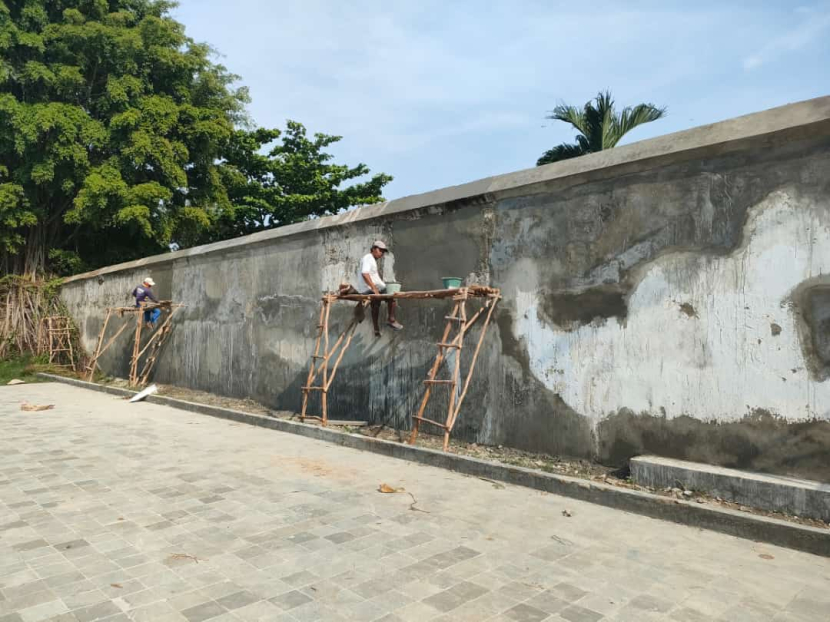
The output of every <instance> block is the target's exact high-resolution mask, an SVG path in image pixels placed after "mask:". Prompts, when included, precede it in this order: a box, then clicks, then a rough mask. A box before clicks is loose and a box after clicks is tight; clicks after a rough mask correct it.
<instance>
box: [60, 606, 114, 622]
mask: <svg viewBox="0 0 830 622" xmlns="http://www.w3.org/2000/svg"><path fill="white" fill-rule="evenodd" d="M117 613H121V610H120V609H119V608H118V607H117V606H116V605H115V604H114V603H113V602H112V601H107V602H104V603H99V604H96V605H91V606H89V607H82V608H80V609H76V610H74V611H73V612H72V615H74V616H75V617H76V618H78V622H93V620H103V619H104V618H106V617H107V616H113V615H115V614H117Z"/></svg>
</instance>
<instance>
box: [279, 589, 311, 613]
mask: <svg viewBox="0 0 830 622" xmlns="http://www.w3.org/2000/svg"><path fill="white" fill-rule="evenodd" d="M312 600H313V599H312V598H311V597H310V596H306V595H305V594H303V593H302V592H300V591H298V590H293V591H291V592H286V593H285V594H280V595H279V596H274V598H271V599H269V602H271V603H273V604H275V605H276V606H277V607H279V608H280V609H283V610H289V609H294V608H295V607H299V606H300V605H304V604H306V603H309V602H311V601H312Z"/></svg>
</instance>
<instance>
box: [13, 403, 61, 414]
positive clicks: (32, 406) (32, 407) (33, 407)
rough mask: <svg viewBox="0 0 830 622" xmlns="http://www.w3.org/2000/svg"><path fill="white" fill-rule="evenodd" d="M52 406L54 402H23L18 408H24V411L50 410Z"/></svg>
mask: <svg viewBox="0 0 830 622" xmlns="http://www.w3.org/2000/svg"><path fill="white" fill-rule="evenodd" d="M54 407H55V405H54V404H30V403H29V402H23V403H22V404H21V405H20V410H25V411H26V412H35V411H38V410H52V409H53V408H54Z"/></svg>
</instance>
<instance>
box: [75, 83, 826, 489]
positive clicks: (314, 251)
mask: <svg viewBox="0 0 830 622" xmlns="http://www.w3.org/2000/svg"><path fill="white" fill-rule="evenodd" d="M376 238H382V239H384V240H386V241H387V242H388V243H389V244H390V247H391V249H392V252H391V253H390V254H389V255H388V256H387V257H386V259H385V260H384V261H385V264H386V265H385V266H384V267H383V270H384V273H385V276H386V277H387V278H390V277H394V278H395V279H396V280H399V281H401V282H403V284H404V287H405V289H410V290H413V289H421V288H435V287H440V278H441V277H442V276H446V275H451V274H452V275H458V276H464V277H466V278H467V279H468V282H478V283H484V284H490V285H493V286H495V287H500V288H501V289H502V291H503V294H504V300H503V301H502V303H500V307H499V311H498V313H497V318H496V320H497V321H496V329H495V330H494V331H493V332H492V333H491V335H490V337H489V338H488V340H487V342H486V344H485V346H484V348H483V351H482V359H481V361H480V363H479V367H478V368H477V370H476V375H475V378H474V380H473V384H472V387H471V390H470V393H469V395H468V397H467V401H466V402H465V404H464V408H463V409H462V413H461V416H460V419H459V422H458V424H457V428H456V430H457V431H456V433H455V436H456V437H462V438H466V439H468V440H475V441H477V442H480V443H491V444H505V445H509V446H514V447H519V448H525V449H530V450H539V451H547V452H551V453H557V454H565V455H570V456H581V457H593V458H596V459H599V460H601V461H603V462H606V463H612V464H622V463H624V462H625V460H626V459H627V458H629V457H630V456H632V455H636V454H639V453H644V452H649V453H655V454H659V455H665V456H670V457H677V458H684V459H689V460H697V461H704V462H711V463H714V464H719V465H723V466H731V467H738V468H752V469H758V470H764V471H769V472H776V473H786V474H794V475H801V476H806V477H813V478H817V479H822V480H825V481H827V480H830V380H828V378H829V377H830V98H821V99H818V100H812V101H809V102H802V103H799V104H794V105H792V106H787V107H784V108H779V109H775V110H771V111H767V112H764V113H759V114H756V115H750V116H748V117H741V118H739V119H733V120H730V121H727V122H724V123H720V124H715V125H712V126H706V127H702V128H696V129H694V130H690V131H688V132H682V133H679V134H674V135H669V136H664V137H661V138H658V139H654V140H650V141H644V142H642V143H636V144H633V145H628V146H626V147H620V148H617V149H614V150H612V151H609V152H605V153H600V154H595V155H592V156H587V157H585V158H579V159H578V160H571V161H567V162H563V163H559V164H554V165H550V166H546V167H540V168H536V169H531V170H528V171H522V172H519V173H514V174H510V175H505V176H501V177H496V178H492V179H487V180H481V181H479V182H473V183H471V184H467V185H465V186H458V187H454V188H449V189H446V190H442V191H436V192H433V193H429V194H426V195H420V196H417V197H407V198H405V199H401V200H398V201H392V202H390V203H387V204H384V205H381V206H373V207H369V208H364V209H361V210H356V211H355V212H350V213H347V214H342V215H339V216H336V217H333V218H327V219H321V220H317V221H312V222H308V223H303V224H301V225H294V226H291V227H285V228H282V229H277V230H274V231H270V232H265V233H263V234H257V235H254V236H249V237H247V238H240V239H237V240H231V241H228V242H223V243H219V244H214V245H210V246H206V247H201V248H198V249H189V250H187V251H182V252H179V253H173V254H169V255H164V256H159V257H153V258H148V259H146V260H142V261H140V262H133V263H131V264H124V265H121V266H113V267H111V268H106V269H103V270H100V271H98V272H96V273H91V274H88V275H80V276H78V277H75V278H73V279H72V280H70V281H69V282H68V283H67V284H66V285H65V286H64V288H63V297H64V299H65V301H66V302H67V304H68V306H69V308H70V310H71V311H72V313H73V314H74V316H75V318H76V320H77V321H79V323H80V325H81V329H82V334H83V339H84V345H85V346H86V347H87V348H88V349H89V350H92V349H93V347H94V343H95V338H96V336H97V332H98V330H99V328H100V325H101V321H102V311H101V309H102V307H104V306H105V305H111V304H120V303H123V302H124V301H125V296H126V294H127V293H128V292H129V291H130V290H131V289H132V288H133V287H134V286H135V285H136V284H138V282H139V281H140V280H141V278H142V277H143V276H145V275H146V274H150V275H151V276H152V277H153V278H154V279H155V280H156V282H157V283H158V288H157V289H158V290H159V293H160V295H161V296H163V297H165V298H172V299H175V300H178V301H181V302H184V303H186V304H187V305H188V307H187V309H186V310H184V311H183V312H182V314H181V317H180V319H179V321H178V323H177V327H176V329H175V331H174V333H173V337H172V338H171V342H170V344H169V346H168V347H167V348H166V350H165V352H164V355H163V358H162V360H161V362H160V364H159V366H158V371H157V374H156V379H157V380H158V381H160V382H167V383H173V384H178V385H182V386H188V387H192V388H197V389H204V390H209V391H214V392H218V393H222V394H226V395H232V396H244V397H252V398H254V399H257V400H260V401H262V402H264V403H266V404H270V405H273V406H274V407H277V408H285V409H297V408H298V405H299V403H300V398H301V395H300V389H299V387H300V386H301V384H302V382H303V380H304V375H305V373H306V366H307V363H308V357H309V354H310V352H311V349H312V347H313V343H314V334H315V330H314V326H315V324H316V314H317V312H318V301H319V297H320V294H321V292H323V291H324V290H328V289H333V288H335V287H336V286H337V284H338V283H339V282H341V281H342V280H343V279H344V278H352V276H353V273H354V272H355V269H356V266H357V262H358V260H359V259H360V257H361V256H362V255H363V254H364V253H365V252H366V249H367V248H368V246H369V244H370V243H371V241H372V240H374V239H376ZM446 311H447V309H446V308H445V306H444V305H443V304H441V303H435V302H424V301H408V302H406V303H405V304H403V305H402V308H401V312H400V319H401V321H402V322H403V323H404V324H405V325H406V330H405V331H404V332H403V333H401V334H389V333H388V332H385V333H384V336H383V337H382V338H381V339H377V340H376V339H375V338H374V337H373V336H372V333H371V328H370V326H369V322H367V323H365V324H364V325H362V326H361V327H360V328H359V331H358V336H357V337H356V339H355V341H354V345H353V347H352V349H351V351H350V352H349V354H348V355H347V357H346V358H345V360H344V362H343V367H342V370H341V371H339V372H338V376H337V381H336V390H334V391H333V393H332V394H331V395H330V401H329V403H330V408H331V416H333V417H337V418H350V419H351V418H365V419H368V420H370V421H373V422H379V421H385V422H388V423H390V424H393V425H401V426H405V425H408V417H409V415H410V414H411V413H412V411H413V410H414V409H415V408H416V402H417V400H418V398H419V397H420V391H421V386H422V385H421V381H422V379H423V378H424V375H425V373H426V369H427V368H428V366H429V364H430V363H431V361H432V358H433V357H434V354H435V349H434V348H435V346H434V344H435V342H436V341H438V338H439V336H440V331H441V329H442V327H443V317H444V315H445V314H446ZM348 313H349V309H348V307H346V306H345V305H344V306H343V307H342V308H340V309H338V310H337V314H336V318H337V320H338V321H339V322H342V321H344V320H345V319H346V318H347V314H348ZM119 345H120V350H119V349H117V348H114V349H113V351H112V353H111V354H109V355H108V356H106V357H105V358H104V360H103V361H102V367H103V369H105V370H106V371H108V372H110V373H113V374H119V375H123V374H125V372H126V366H127V354H126V348H127V347H128V339H127V338H126V336H125V337H124V339H123V342H120V343H119ZM441 405H442V403H441V401H440V400H436V401H434V403H433V404H432V406H433V408H434V409H435V410H434V415H435V416H440V415H439V414H438V413H439V412H440V409H441Z"/></svg>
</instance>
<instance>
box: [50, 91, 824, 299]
mask: <svg viewBox="0 0 830 622" xmlns="http://www.w3.org/2000/svg"><path fill="white" fill-rule="evenodd" d="M828 121H830V96H825V97H818V98H816V99H811V100H807V101H802V102H797V103H794V104H788V105H786V106H780V107H778V108H772V109H770V110H765V111H763V112H757V113H753V114H748V115H745V116H741V117H735V118H733V119H729V120H727V121H721V122H718V123H712V124H709V125H702V126H699V127H696V128H692V129H689V130H684V131H681V132H675V133H672V134H666V135H664V136H658V137H657V138H651V139H648V140H643V141H640V142H636V143H631V144H629V145H624V146H621V147H616V148H614V149H610V150H607V151H602V152H599V153H594V154H589V155H586V156H583V157H581V158H575V159H572V160H565V161H563V162H557V163H555V164H548V165H545V166H539V167H534V168H529V169H525V170H522V171H517V172H514V173H507V174H503V175H497V176H495V177H487V178H485V179H479V180H476V181H472V182H469V183H466V184H461V185H458V186H450V187H447V188H442V189H439V190H433V191H431V192H425V193H423V194H416V195H411V196H406V197H402V198H400V199H394V200H392V201H387V202H385V203H379V204H377V205H369V206H365V207H361V208H358V209H355V210H352V211H348V212H344V213H341V214H337V215H335V216H327V217H324V218H318V219H314V220H308V221H305V222H301V223H297V224H293V225H287V226H284V227H278V228H276V229H271V230H268V231H262V232H259V233H254V234H252V235H247V236H242V237H239V238H234V239H231V240H225V241H222V242H215V243H213V244H206V245H203V246H196V247H193V248H188V249H185V250H181V251H176V252H172V253H164V254H161V255H154V256H152V257H145V258H143V259H138V260H136V261H130V262H126V263H121V264H116V265H112V266H107V267H104V268H100V269H98V270H95V271H92V272H86V273H83V274H78V275H75V276H72V277H69V278H67V279H65V281H64V282H65V283H71V282H73V281H82V280H85V279H90V278H95V277H97V276H99V275H103V274H111V273H114V272H121V271H124V270H134V269H138V268H143V267H149V266H153V265H157V264H161V263H167V262H171V261H175V260H177V259H184V258H188V257H196V256H200V255H206V254H209V253H215V252H218V251H227V250H231V249H234V248H238V247H244V246H247V245H249V244H258V243H262V242H265V241H268V240H274V239H278V238H282V237H287V236H292V235H297V234H301V233H306V232H311V231H317V230H322V229H327V228H330V227H339V226H343V225H348V224H351V223H355V222H360V221H364V220H370V219H373V218H381V217H385V216H390V215H393V214H399V213H401V212H407V211H411V210H416V209H421V208H424V207H428V206H438V205H444V204H447V203H450V202H454V201H459V200H464V199H469V198H472V197H476V196H481V195H494V196H499V195H500V194H504V193H507V192H509V191H510V190H513V189H516V188H519V187H522V186H531V185H534V184H541V183H545V182H551V181H558V180H565V179H567V178H579V177H581V176H586V175H588V174H591V177H592V179H597V178H604V177H613V176H615V175H617V174H620V170H619V169H620V167H622V166H626V171H625V172H626V173H630V172H632V171H642V170H647V169H650V168H655V167H658V166H661V165H665V164H667V163H671V162H674V161H676V160H678V159H679V158H682V157H683V155H684V154H685V155H686V156H689V157H691V156H692V155H693V154H695V153H698V152H700V151H701V150H704V151H708V150H712V151H714V152H717V153H724V152H729V151H740V150H741V149H742V148H748V146H749V143H750V141H751V140H753V139H759V138H763V137H768V136H772V135H775V134H781V133H787V132H791V131H795V130H799V129H802V130H803V129H805V128H807V127H810V126H816V125H818V124H822V128H821V133H830V123H828ZM816 129H817V133H818V128H816ZM577 181H578V179H577Z"/></svg>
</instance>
